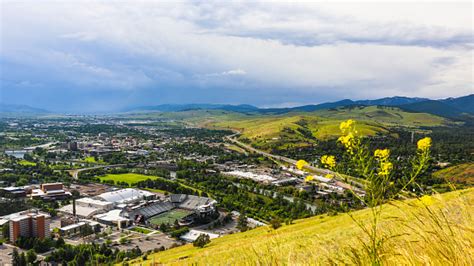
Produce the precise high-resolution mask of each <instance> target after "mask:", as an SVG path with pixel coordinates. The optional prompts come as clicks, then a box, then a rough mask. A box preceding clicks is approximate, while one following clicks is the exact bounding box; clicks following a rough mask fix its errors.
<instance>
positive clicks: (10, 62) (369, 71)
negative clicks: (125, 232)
mask: <svg viewBox="0 0 474 266" xmlns="http://www.w3.org/2000/svg"><path fill="white" fill-rule="evenodd" d="M471 5H472V4H459V5H457V4H452V5H451V4H437V3H436V4H433V3H426V4H410V3H400V4H374V3H372V4H357V5H352V4H347V5H346V4H344V5H342V4H308V3H292V4H285V3H272V4H270V3H266V2H262V3H252V4H249V3H245V2H239V3H219V2H202V3H197V2H180V3H164V2H161V3H156V2H148V1H145V2H133V3H132V2H130V3H121V4H116V3H113V2H99V1H97V2H96V1H87V2H68V3H58V2H42V3H41V4H39V5H37V4H35V5H34V6H33V5H32V3H28V2H5V3H2V11H1V12H2V14H1V15H2V18H1V23H0V24H1V25H0V30H1V33H2V36H1V37H2V38H1V42H2V45H1V47H0V52H1V57H0V63H1V67H2V72H3V74H4V75H3V76H4V77H8V80H5V79H6V78H4V77H2V81H1V82H2V90H5V91H2V98H3V99H1V100H2V101H4V100H5V101H12V102H15V101H17V102H21V101H23V100H29V101H35V100H34V99H33V98H31V99H30V98H28V97H26V98H25V97H19V95H20V92H21V93H22V94H24V95H28V94H29V95H35V97H39V98H36V99H40V100H41V101H43V102H44V104H45V105H46V104H55V106H56V107H55V108H58V109H62V108H72V107H71V106H70V105H68V104H64V103H61V100H60V99H61V97H62V98H68V97H73V98H74V99H76V100H77V101H83V104H82V105H81V104H78V105H77V106H80V107H84V106H87V104H88V103H89V102H95V103H96V104H94V105H91V107H90V108H98V107H97V106H98V105H99V104H97V103H100V101H107V102H110V103H111V104H108V106H109V107H111V106H113V107H116V108H119V105H137V104H158V103H166V102H179V101H181V102H219V103H230V102H232V103H251V104H256V105H266V106H278V105H281V104H285V103H317V102H323V101H327V100H338V99H341V98H355V99H361V98H376V97H383V96H392V95H407V96H419V97H448V96H460V95H463V94H468V93H471V92H472V87H473V80H472V70H473V69H472V68H473V61H472V60H473V59H472V58H473V37H472V36H473V32H472V30H473V29H472V26H469V25H471V24H470V21H471V20H472V14H471V13H470V11H469V10H470V9H469V7H471ZM440 17H442V18H443V19H440ZM25 80H27V81H29V82H31V84H41V86H33V87H34V88H33V87H32V86H26V85H21V83H20V82H21V81H25ZM33 90H35V91H34V92H35V93H34V94H33V93H31V92H32V91H33ZM40 91H42V93H40ZM223 91H224V92H225V93H223ZM48 94H51V95H54V99H57V100H55V102H54V103H51V101H49V100H47V99H48ZM51 95H49V96H51ZM45 107H46V106H45ZM74 108H77V107H74ZM104 108H105V107H104Z"/></svg>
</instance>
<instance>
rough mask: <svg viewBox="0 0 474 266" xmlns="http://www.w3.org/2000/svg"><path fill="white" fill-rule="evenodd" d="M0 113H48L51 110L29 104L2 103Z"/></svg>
mask: <svg viewBox="0 0 474 266" xmlns="http://www.w3.org/2000/svg"><path fill="white" fill-rule="evenodd" d="M0 113H19V114H46V113H51V112H50V111H48V110H45V109H41V108H36V107H31V106H28V105H18V104H4V103H0Z"/></svg>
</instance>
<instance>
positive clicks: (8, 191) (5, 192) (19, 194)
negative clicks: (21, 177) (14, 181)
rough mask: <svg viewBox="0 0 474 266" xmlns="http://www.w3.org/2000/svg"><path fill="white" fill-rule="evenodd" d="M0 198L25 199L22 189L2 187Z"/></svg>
mask: <svg viewBox="0 0 474 266" xmlns="http://www.w3.org/2000/svg"><path fill="white" fill-rule="evenodd" d="M0 196H1V197H5V198H10V199H15V198H23V197H26V189H25V188H24V187H4V188H1V189H0Z"/></svg>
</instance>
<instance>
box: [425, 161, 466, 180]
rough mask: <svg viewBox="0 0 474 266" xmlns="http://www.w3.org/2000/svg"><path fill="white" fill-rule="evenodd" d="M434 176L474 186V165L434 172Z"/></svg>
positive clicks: (461, 165) (458, 166)
mask: <svg viewBox="0 0 474 266" xmlns="http://www.w3.org/2000/svg"><path fill="white" fill-rule="evenodd" d="M433 176H434V177H437V178H443V179H446V180H449V181H450V182H454V183H462V184H467V185H474V163H464V164H460V165H455V166H451V167H448V168H445V169H442V170H439V171H436V172H434V173H433Z"/></svg>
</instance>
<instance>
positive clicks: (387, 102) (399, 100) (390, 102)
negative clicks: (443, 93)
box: [355, 96, 429, 106]
mask: <svg viewBox="0 0 474 266" xmlns="http://www.w3.org/2000/svg"><path fill="white" fill-rule="evenodd" d="M428 100H429V99H427V98H416V97H415V98H409V97H401V96H395V97H386V98H381V99H376V100H360V101H355V103H356V104H360V105H384V106H400V105H403V104H411V103H417V102H423V101H428Z"/></svg>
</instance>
